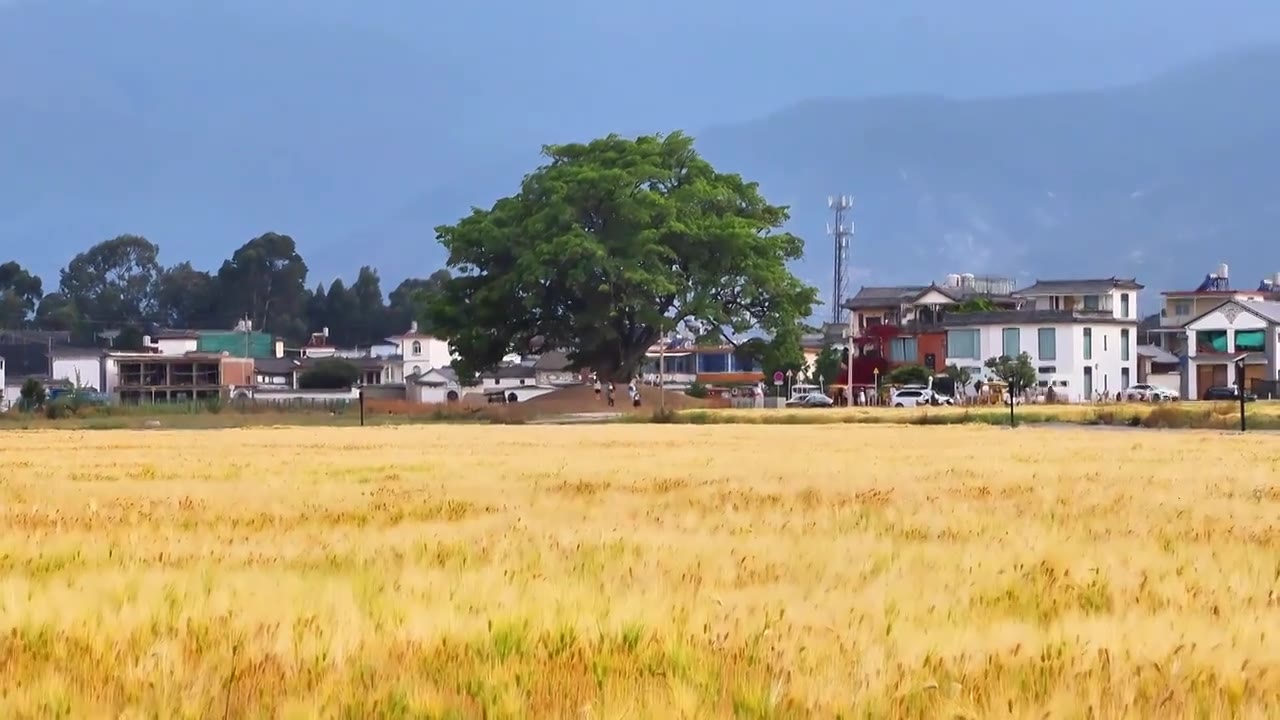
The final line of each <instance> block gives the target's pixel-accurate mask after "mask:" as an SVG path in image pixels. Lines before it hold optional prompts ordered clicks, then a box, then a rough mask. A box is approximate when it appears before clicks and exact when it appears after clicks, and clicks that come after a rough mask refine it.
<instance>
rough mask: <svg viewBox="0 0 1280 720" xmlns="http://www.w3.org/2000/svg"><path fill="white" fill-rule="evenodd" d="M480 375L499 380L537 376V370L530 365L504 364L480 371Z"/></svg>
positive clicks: (487, 378)
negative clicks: (487, 370)
mask: <svg viewBox="0 0 1280 720" xmlns="http://www.w3.org/2000/svg"><path fill="white" fill-rule="evenodd" d="M480 377H481V378H484V379H485V380H492V379H494V378H498V379H500V380H504V379H517V378H532V377H537V372H536V371H534V369H533V366H532V365H504V366H502V367H500V368H498V369H496V370H490V371H489V372H486V373H481V374H480Z"/></svg>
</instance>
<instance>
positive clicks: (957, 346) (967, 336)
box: [947, 330, 982, 360]
mask: <svg viewBox="0 0 1280 720" xmlns="http://www.w3.org/2000/svg"><path fill="white" fill-rule="evenodd" d="M981 349H982V348H981V347H980V344H979V343H978V331H977V330H948V331H947V357H949V358H963V359H967V360H981V359H982V355H981V354H980V352H979V351H980V350H981Z"/></svg>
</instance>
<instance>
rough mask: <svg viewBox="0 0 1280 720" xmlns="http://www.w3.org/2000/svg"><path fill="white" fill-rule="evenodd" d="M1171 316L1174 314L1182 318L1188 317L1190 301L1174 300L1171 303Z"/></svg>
mask: <svg viewBox="0 0 1280 720" xmlns="http://www.w3.org/2000/svg"><path fill="white" fill-rule="evenodd" d="M1173 314H1174V315H1181V316H1183V317H1185V316H1187V315H1190V314H1191V301H1190V300H1174V301H1173Z"/></svg>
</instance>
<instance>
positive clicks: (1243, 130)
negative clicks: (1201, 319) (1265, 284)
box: [700, 47, 1280, 288]
mask: <svg viewBox="0 0 1280 720" xmlns="http://www.w3.org/2000/svg"><path fill="white" fill-rule="evenodd" d="M1276 72H1280V47H1266V48H1256V49H1252V50H1250V51H1247V52H1241V53H1234V54H1231V55H1228V56H1224V57H1222V58H1219V59H1215V60H1212V61H1209V62H1205V63H1201V64H1197V65H1195V66H1191V67H1188V68H1185V69H1183V70H1180V71H1177V72H1173V73H1169V74H1166V75H1163V76H1161V77H1159V78H1156V79H1153V80H1152V81H1150V82H1147V83H1142V84H1139V85H1134V86H1128V87H1122V88H1115V89H1109V90H1104V91H1097V92H1079V93H1062V94H1054V95H1051V94H1046V95H1039V96H1026V97H1016V98H994V99H983V100H958V101H957V100H948V99H945V98H940V97H893V98H877V99H868V100H823V101H812V102H808V103H804V104H802V105H798V106H795V107H792V108H788V109H786V110H783V111H781V112H779V113H776V114H774V115H772V116H770V117H767V118H763V119H761V120H758V121H754V122H750V123H743V124H738V125H733V126H725V127H720V128H714V129H712V130H709V131H707V132H704V133H702V135H701V136H700V140H701V148H702V150H703V151H704V152H705V153H706V154H707V155H708V157H710V158H711V159H712V160H713V161H717V162H720V163H722V164H725V165H729V166H731V167H732V169H734V170H735V171H740V172H742V173H744V174H745V175H748V176H750V177H752V178H756V179H759V180H760V181H761V184H762V186H763V188H764V190H765V192H766V193H768V194H769V195H770V197H774V198H777V199H778V200H779V201H783V202H789V203H792V204H793V205H794V212H793V216H794V219H795V221H796V224H797V225H798V226H799V228H803V229H804V230H805V231H807V230H808V229H809V228H815V229H816V228H823V227H824V216H823V214H824V213H825V211H826V208H825V204H824V200H825V197H826V196H827V195H830V194H838V193H853V194H855V195H856V196H857V198H858V199H857V203H856V208H855V212H854V219H855V221H856V223H857V233H858V234H857V235H856V236H855V241H854V250H853V264H854V265H855V266H856V267H857V268H859V270H860V271H862V272H873V273H874V274H875V275H876V276H877V277H878V278H880V279H882V280H885V281H894V282H899V281H912V280H914V281H921V280H928V279H930V278H937V277H940V276H941V274H944V273H947V272H994V273H1003V274H1010V275H1015V276H1021V277H1023V278H1025V279H1028V280H1029V279H1032V278H1034V277H1042V278H1044V277H1063V276H1071V275H1077V276H1081V275H1083V276H1095V275H1102V276H1110V275H1113V274H1114V275H1120V276H1133V275H1137V276H1138V277H1140V278H1141V279H1143V280H1145V281H1146V283H1147V284H1148V286H1149V287H1153V288H1158V287H1161V286H1162V285H1168V284H1182V285H1187V284H1192V283H1194V282H1195V281H1196V279H1198V278H1199V277H1200V276H1201V275H1202V274H1203V272H1204V269H1205V268H1209V267H1213V266H1214V264H1216V263H1217V262H1218V261H1221V260H1232V259H1234V262H1235V263H1236V266H1237V267H1240V263H1241V262H1254V261H1255V260H1256V261H1257V262H1260V263H1262V264H1263V266H1264V268H1265V269H1266V271H1267V272H1268V273H1273V272H1274V270H1272V269H1271V268H1272V266H1274V267H1275V269H1280V247H1277V246H1276V245H1275V244H1274V243H1272V242H1271V241H1270V236H1271V234H1272V230H1271V228H1274V227H1275V226H1276V220H1277V219H1280V166H1277V163H1276V162H1275V161H1276V160H1277V159H1280V95H1277V94H1275V93H1274V92H1272V91H1269V90H1268V86H1267V85H1266V84H1265V82H1266V81H1265V78H1267V77H1272V76H1274V73H1276ZM748 148H750V149H753V152H747V149H748ZM805 237H807V238H809V250H810V254H811V255H814V254H815V253H814V251H816V250H818V249H819V247H822V246H824V243H823V239H822V238H821V236H820V235H818V234H816V233H813V232H807V234H806V235H805ZM827 254H828V253H822V254H820V255H819V257H822V258H825V256H826V255H827ZM814 259H817V258H814ZM819 277H821V276H819ZM1256 279H1257V278H1250V279H1249V282H1253V281H1255V280H1256ZM855 288H856V282H855Z"/></svg>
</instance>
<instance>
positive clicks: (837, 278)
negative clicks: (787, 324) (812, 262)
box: [827, 195, 853, 324]
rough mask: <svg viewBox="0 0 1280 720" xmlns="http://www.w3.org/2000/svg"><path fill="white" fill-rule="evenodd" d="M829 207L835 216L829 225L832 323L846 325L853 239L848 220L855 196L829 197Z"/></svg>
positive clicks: (851, 221) (851, 227) (851, 222)
mask: <svg viewBox="0 0 1280 720" xmlns="http://www.w3.org/2000/svg"><path fill="white" fill-rule="evenodd" d="M827 207H828V208H830V209H831V212H832V214H833V215H834V216H835V217H834V218H833V222H831V223H828V224H827V234H828V235H830V236H831V240H832V242H831V245H832V249H833V257H832V273H831V275H832V277H831V322H833V323H837V324H844V322H845V317H846V315H845V313H846V312H848V311H846V310H845V309H844V307H843V305H844V299H845V295H846V294H848V291H849V243H850V241H851V240H852V239H853V220H850V219H847V217H846V216H847V215H850V214H852V209H853V196H852V195H841V196H839V197H834V196H831V197H828V198H827Z"/></svg>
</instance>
